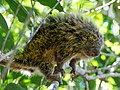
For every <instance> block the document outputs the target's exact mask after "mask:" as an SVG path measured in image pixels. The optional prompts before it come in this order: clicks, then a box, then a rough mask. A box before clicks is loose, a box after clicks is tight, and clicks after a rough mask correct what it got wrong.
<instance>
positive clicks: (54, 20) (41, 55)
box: [13, 14, 103, 83]
mask: <svg viewBox="0 0 120 90" xmlns="http://www.w3.org/2000/svg"><path fill="white" fill-rule="evenodd" d="M102 44H103V40H102V36H101V34H100V33H99V31H98V29H97V27H96V26H95V25H94V24H93V22H92V21H90V20H87V19H84V18H83V17H82V16H79V15H78V14H77V15H76V14H63V15H58V16H49V17H48V18H47V19H46V21H45V23H43V24H42V26H41V27H40V28H39V30H38V32H37V33H36V34H35V35H34V37H33V38H32V39H31V41H30V42H29V43H28V44H27V45H26V47H25V50H24V51H23V53H22V54H21V55H19V56H17V57H16V58H15V60H14V62H13V63H14V64H18V65H19V64H21V65H24V66H28V67H37V68H39V70H40V71H41V72H42V73H43V74H44V76H45V77H46V78H47V79H49V80H50V81H56V80H57V81H59V82H60V83H61V77H60V74H58V73H61V74H62V75H63V74H64V70H63V68H62V67H63V65H64V63H65V62H67V61H70V64H69V65H70V66H71V67H72V70H71V73H75V63H76V61H78V60H80V59H85V58H89V57H95V56H97V55H99V53H100V49H101V46H102ZM55 65H56V66H55ZM14 66H15V65H14Z"/></svg>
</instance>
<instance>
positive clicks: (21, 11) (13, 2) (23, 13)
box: [6, 0, 28, 22]
mask: <svg viewBox="0 0 120 90" xmlns="http://www.w3.org/2000/svg"><path fill="white" fill-rule="evenodd" d="M6 2H7V3H8V4H9V6H10V8H11V9H12V11H13V12H14V13H16V12H17V10H18V13H17V17H18V19H19V21H20V22H24V21H25V19H26V18H27V15H28V11H27V10H26V9H25V7H24V6H22V5H21V3H19V2H18V1H17V0H6Z"/></svg>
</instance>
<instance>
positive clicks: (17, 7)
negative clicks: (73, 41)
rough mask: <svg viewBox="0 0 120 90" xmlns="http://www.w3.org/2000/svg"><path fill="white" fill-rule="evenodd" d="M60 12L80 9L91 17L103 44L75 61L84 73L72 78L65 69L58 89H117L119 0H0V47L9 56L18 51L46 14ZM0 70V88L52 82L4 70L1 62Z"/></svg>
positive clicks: (26, 89) (41, 87) (42, 88)
mask: <svg viewBox="0 0 120 90" xmlns="http://www.w3.org/2000/svg"><path fill="white" fill-rule="evenodd" d="M60 12H69V13H71V12H74V13H79V14H80V15H83V16H85V17H87V18H89V19H92V20H93V21H94V23H95V24H96V25H97V27H98V28H99V31H100V33H101V34H102V35H103V38H104V45H103V47H102V49H101V54H100V55H99V56H98V57H96V58H93V60H88V61H80V62H79V63H78V64H77V66H78V67H79V68H81V69H82V70H83V71H84V72H85V73H86V74H84V75H83V73H82V74H81V75H79V76H78V77H76V78H75V79H74V80H73V81H71V75H70V74H69V70H68V69H66V72H67V73H66V74H65V76H64V77H63V84H62V85H60V86H59V88H58V90H85V89H86V90H88V89H89V90H119V89H120V69H119V67H120V64H119V63H120V33H119V30H120V28H119V27H120V15H119V14H120V1H119V0H62V1H61V2H59V1H57V0H0V51H1V52H4V54H5V55H8V54H9V55H10V56H11V57H13V56H14V55H15V53H16V51H17V53H19V52H21V51H22V50H23V47H21V46H24V44H25V42H27V41H28V40H29V38H30V37H32V36H33V35H34V32H35V31H36V27H38V26H40V25H41V24H42V23H43V21H44V20H45V19H46V17H47V16H48V15H49V14H53V15H57V14H58V13H60ZM16 49H18V50H16ZM11 50H14V52H12V53H11ZM2 56H4V55H1V58H0V61H1V60H2V58H3V57H2ZM0 70H1V73H0V75H1V78H0V90H47V89H48V87H49V85H50V84H51V83H50V82H49V81H47V80H46V79H45V78H43V76H37V75H33V76H30V77H29V76H27V75H24V74H21V73H20V72H15V71H13V70H9V71H8V72H7V73H6V74H5V73H4V71H5V69H4V68H3V67H2V66H1V67H0ZM3 77H4V78H3Z"/></svg>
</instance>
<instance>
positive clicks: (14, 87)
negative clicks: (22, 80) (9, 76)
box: [5, 83, 25, 90]
mask: <svg viewBox="0 0 120 90" xmlns="http://www.w3.org/2000/svg"><path fill="white" fill-rule="evenodd" d="M5 90H25V89H24V88H22V87H21V86H20V85H18V84H14V83H10V84H8V85H7V86H6V88H5Z"/></svg>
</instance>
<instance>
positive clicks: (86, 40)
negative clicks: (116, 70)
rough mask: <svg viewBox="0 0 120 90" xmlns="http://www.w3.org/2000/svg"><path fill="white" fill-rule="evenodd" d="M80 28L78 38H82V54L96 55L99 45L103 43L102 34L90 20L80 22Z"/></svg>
mask: <svg viewBox="0 0 120 90" xmlns="http://www.w3.org/2000/svg"><path fill="white" fill-rule="evenodd" d="M82 26H83V27H82V30H81V32H79V35H78V38H79V39H81V40H82V43H83V44H82V45H83V46H82V48H83V50H82V52H81V53H82V54H84V55H85V56H90V57H94V56H98V55H99V54H100V49H101V46H102V45H103V38H102V35H101V34H100V33H99V31H98V29H97V28H96V26H95V25H94V24H93V23H92V22H91V21H85V22H83V23H82Z"/></svg>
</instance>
